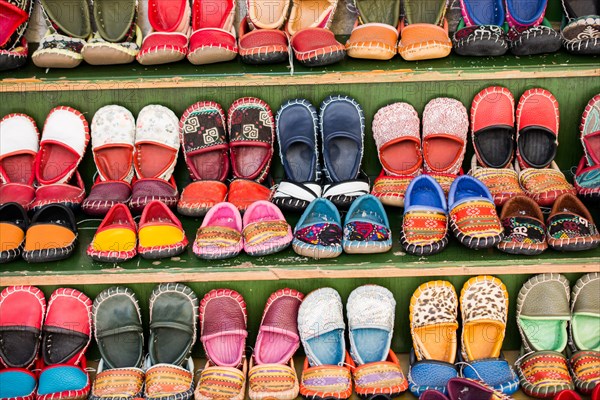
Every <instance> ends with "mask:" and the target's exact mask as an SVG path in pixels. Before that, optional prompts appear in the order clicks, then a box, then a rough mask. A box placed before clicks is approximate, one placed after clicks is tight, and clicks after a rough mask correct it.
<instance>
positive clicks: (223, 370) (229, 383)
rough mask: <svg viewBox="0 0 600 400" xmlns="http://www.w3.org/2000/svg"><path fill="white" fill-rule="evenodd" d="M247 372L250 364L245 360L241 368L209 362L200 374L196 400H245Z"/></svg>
mask: <svg viewBox="0 0 600 400" xmlns="http://www.w3.org/2000/svg"><path fill="white" fill-rule="evenodd" d="M247 372H248V362H247V361H246V359H245V358H244V359H243V364H242V366H241V367H240V368H233V367H220V366H218V365H215V364H214V363H212V362H211V361H210V360H208V361H207V362H206V364H205V365H204V369H203V370H202V371H201V372H200V379H198V385H197V386H196V391H195V392H194V399H195V400H217V399H229V400H244V398H245V397H244V396H245V394H246V375H247Z"/></svg>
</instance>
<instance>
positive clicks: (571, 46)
mask: <svg viewBox="0 0 600 400" xmlns="http://www.w3.org/2000/svg"><path fill="white" fill-rule="evenodd" d="M562 6H563V10H564V12H565V15H564V18H563V26H562V28H561V31H560V33H561V35H562V42H563V47H564V48H565V49H567V51H568V52H569V53H573V54H584V55H597V54H600V39H599V36H600V5H598V2H597V1H594V0H583V1H581V0H580V1H575V0H562Z"/></svg>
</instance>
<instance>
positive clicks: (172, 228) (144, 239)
mask: <svg viewBox="0 0 600 400" xmlns="http://www.w3.org/2000/svg"><path fill="white" fill-rule="evenodd" d="M138 238H139V239H138V247H137V252H138V253H139V254H140V255H141V256H142V257H143V258H146V259H148V260H155V259H159V258H167V257H173V256H176V255H179V254H181V253H182V252H183V251H184V250H185V248H186V247H187V245H188V240H187V238H186V237H185V232H184V230H183V226H182V225H181V221H179V219H177V217H176V216H175V214H173V212H172V211H171V210H170V209H169V208H168V207H167V206H166V205H165V203H163V202H161V201H158V200H154V201H151V202H150V203H148V205H147V206H146V207H145V208H144V212H143V213H142V217H141V219H140V223H139V229H138Z"/></svg>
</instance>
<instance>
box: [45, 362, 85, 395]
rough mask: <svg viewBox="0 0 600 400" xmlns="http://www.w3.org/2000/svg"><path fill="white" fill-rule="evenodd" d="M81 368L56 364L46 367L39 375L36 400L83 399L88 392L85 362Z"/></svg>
mask: <svg viewBox="0 0 600 400" xmlns="http://www.w3.org/2000/svg"><path fill="white" fill-rule="evenodd" d="M81 365H82V368H80V367H77V366H74V365H67V364H56V365H51V366H49V367H46V368H45V369H43V370H42V373H41V374H40V380H39V387H38V391H37V400H51V399H60V398H62V397H69V398H73V399H85V398H87V396H88V394H89V392H90V377H89V375H88V374H87V372H85V370H84V368H85V361H84V362H82V364H81Z"/></svg>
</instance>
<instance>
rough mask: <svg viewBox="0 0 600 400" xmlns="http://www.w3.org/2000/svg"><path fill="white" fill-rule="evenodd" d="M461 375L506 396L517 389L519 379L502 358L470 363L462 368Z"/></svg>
mask: <svg viewBox="0 0 600 400" xmlns="http://www.w3.org/2000/svg"><path fill="white" fill-rule="evenodd" d="M462 375H463V376H464V377H465V378H469V379H474V380H480V381H483V382H484V383H485V384H486V385H488V386H491V387H492V388H493V389H494V390H497V391H499V392H502V393H504V394H508V395H511V394H513V393H515V392H516V391H517V390H518V389H519V377H518V376H517V374H516V373H515V371H514V370H513V368H512V367H511V366H510V364H509V363H508V361H506V360H505V359H504V358H488V359H482V360H477V361H471V362H470V363H467V364H466V365H464V366H463V367H462Z"/></svg>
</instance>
